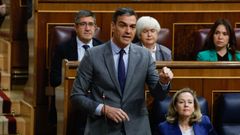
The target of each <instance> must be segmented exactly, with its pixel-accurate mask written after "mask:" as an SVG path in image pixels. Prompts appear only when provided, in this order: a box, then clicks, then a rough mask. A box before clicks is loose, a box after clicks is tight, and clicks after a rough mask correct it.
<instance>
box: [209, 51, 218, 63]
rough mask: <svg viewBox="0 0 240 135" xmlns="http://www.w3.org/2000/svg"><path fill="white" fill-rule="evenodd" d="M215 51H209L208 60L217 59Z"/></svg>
mask: <svg viewBox="0 0 240 135" xmlns="http://www.w3.org/2000/svg"><path fill="white" fill-rule="evenodd" d="M217 60H218V59H217V52H216V51H215V50H211V51H210V61H217Z"/></svg>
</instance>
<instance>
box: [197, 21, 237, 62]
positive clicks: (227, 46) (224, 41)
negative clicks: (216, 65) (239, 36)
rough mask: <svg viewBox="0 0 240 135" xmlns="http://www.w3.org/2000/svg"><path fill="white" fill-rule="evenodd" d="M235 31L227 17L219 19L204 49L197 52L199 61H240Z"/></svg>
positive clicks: (208, 36)
mask: <svg viewBox="0 0 240 135" xmlns="http://www.w3.org/2000/svg"><path fill="white" fill-rule="evenodd" d="M236 48H237V40H236V36H235V31H234V30H233V28H232V26H231V24H230V23H229V21H228V20H226V19H218V20H216V22H215V23H214V25H213V26H212V28H211V30H210V32H209V33H208V35H207V38H206V41H205V44H204V47H203V50H202V51H201V52H199V53H198V54H197V60H198V61H239V60H240V52H239V51H237V50H236Z"/></svg>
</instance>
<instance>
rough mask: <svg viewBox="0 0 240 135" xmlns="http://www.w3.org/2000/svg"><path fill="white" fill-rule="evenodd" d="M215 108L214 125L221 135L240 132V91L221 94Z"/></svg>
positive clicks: (234, 134) (232, 134)
mask: <svg viewBox="0 0 240 135" xmlns="http://www.w3.org/2000/svg"><path fill="white" fill-rule="evenodd" d="M214 109H215V110H214V125H215V128H216V131H217V132H218V134H219V135H237V134H239V133H240V93H228V94H223V95H221V96H220V97H219V98H218V100H217V102H216V104H215V105H214Z"/></svg>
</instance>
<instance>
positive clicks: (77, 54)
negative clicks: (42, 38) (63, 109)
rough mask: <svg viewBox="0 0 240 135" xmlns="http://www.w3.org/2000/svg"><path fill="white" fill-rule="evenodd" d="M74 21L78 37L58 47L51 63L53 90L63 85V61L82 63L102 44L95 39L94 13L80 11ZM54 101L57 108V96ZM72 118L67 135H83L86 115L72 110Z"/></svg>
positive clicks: (73, 37) (75, 36) (74, 36)
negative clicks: (84, 57)
mask: <svg viewBox="0 0 240 135" xmlns="http://www.w3.org/2000/svg"><path fill="white" fill-rule="evenodd" d="M74 21H75V24H74V28H75V31H76V35H73V36H72V38H71V39H70V40H68V41H66V42H64V43H62V44H60V45H57V47H56V50H55V52H54V56H53V59H52V61H51V71H50V85H51V86H52V87H53V88H55V87H57V86H59V85H60V84H61V79H62V60H63V59H67V60H69V61H77V60H78V61H81V59H82V58H83V56H84V53H85V52H86V51H87V49H88V48H92V47H94V46H97V45H100V44H101V43H102V42H101V41H99V40H98V39H96V38H94V35H95V31H96V30H97V26H96V16H95V14H94V13H93V12H91V11H89V10H80V11H79V12H78V13H77V14H76V16H75V20H74ZM53 98H54V99H53ZM52 101H53V102H54V103H53V104H54V106H55V96H53V97H52ZM53 110H54V109H53ZM79 111H80V112H79ZM70 116H71V117H70V120H69V122H68V127H67V134H69V135H70V134H71V135H82V134H83V133H84V127H85V121H86V114H84V113H83V112H82V111H81V110H71V112H70Z"/></svg>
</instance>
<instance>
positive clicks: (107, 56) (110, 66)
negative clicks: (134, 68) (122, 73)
mask: <svg viewBox="0 0 240 135" xmlns="http://www.w3.org/2000/svg"><path fill="white" fill-rule="evenodd" d="M103 55H104V61H105V63H106V67H107V70H108V72H109V75H110V76H111V79H112V81H113V83H114V84H115V86H117V90H118V92H119V93H120V95H122V92H121V88H120V85H119V82H118V78H117V76H116V70H115V68H114V60H113V54H112V48H111V44H110V42H107V43H106V44H105V52H104V54H103Z"/></svg>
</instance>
